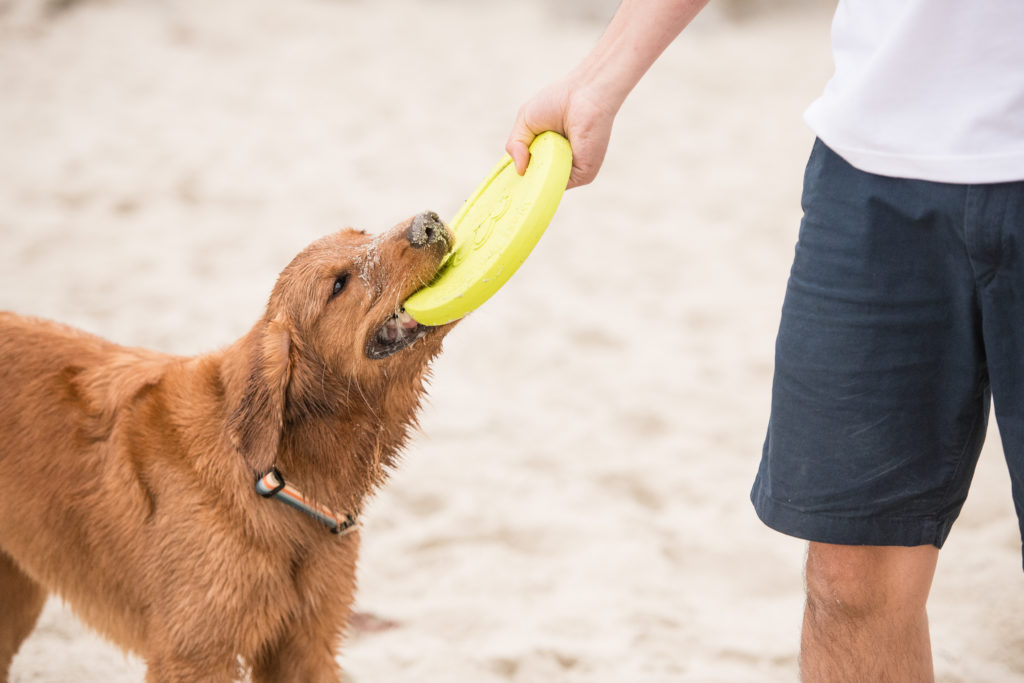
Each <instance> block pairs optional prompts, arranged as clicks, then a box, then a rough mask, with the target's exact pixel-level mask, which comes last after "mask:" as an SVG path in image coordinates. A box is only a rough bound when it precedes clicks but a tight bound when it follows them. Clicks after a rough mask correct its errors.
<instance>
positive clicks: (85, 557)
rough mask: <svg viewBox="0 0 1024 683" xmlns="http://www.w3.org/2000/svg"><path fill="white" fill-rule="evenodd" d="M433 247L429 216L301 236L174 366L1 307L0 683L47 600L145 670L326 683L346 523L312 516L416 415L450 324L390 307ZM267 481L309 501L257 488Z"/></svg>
mask: <svg viewBox="0 0 1024 683" xmlns="http://www.w3.org/2000/svg"><path fill="white" fill-rule="evenodd" d="M450 244H451V236H450V234H449V232H448V230H447V228H446V227H445V226H444V225H443V224H442V223H441V222H440V221H439V220H438V218H437V216H436V215H435V214H431V213H426V214H421V215H419V216H416V217H415V218H413V219H411V220H409V221H407V222H405V223H403V224H400V225H398V226H396V227H395V228H394V229H392V230H391V231H390V232H388V233H385V234H383V235H380V236H379V237H377V238H375V239H374V238H371V237H369V236H367V235H366V234H365V233H361V232H356V231H354V230H346V231H342V232H340V233H337V234H335V235H331V236H329V237H326V238H324V239H321V240H319V241H318V242H315V243H313V244H312V245H310V246H309V247H308V248H306V249H305V250H304V251H303V252H302V253H300V254H299V255H298V256H296V257H295V259H294V260H293V261H292V262H291V263H290V264H289V265H288V267H287V268H285V269H284V271H283V272H282V273H281V276H280V278H279V279H278V281H277V284H276V286H275V287H274V290H273V293H272V294H271V296H270V301H269V303H268V305H267V312H266V315H265V316H264V318H263V319H262V320H260V322H258V323H257V324H256V326H255V327H253V329H252V331H250V332H249V333H248V334H247V335H246V336H245V337H243V338H242V339H240V340H239V341H238V342H236V343H235V344H233V345H232V346H230V347H228V348H227V349H224V350H223V351H219V352H216V353H211V354H209V355H204V356H198V357H195V358H182V357H173V356H168V355H164V354H160V353H156V352H152V351H145V350H140V349H132V348H125V347H122V346H117V345H115V344H112V343H110V342H107V341H104V340H102V339H99V338H97V337H93V336H91V335H88V334H86V333H84V332H80V331H77V330H74V329H71V328H68V327H64V326H61V325H58V324H55V323H50V322H46V321H42V320H34V319H28V318H23V317H19V316H16V315H13V314H10V313H0V473H2V479H3V482H4V485H3V490H2V492H0V680H3V681H6V680H7V671H8V669H9V666H10V663H11V659H12V658H13V657H14V654H15V652H17V650H18V647H19V645H20V644H21V642H22V641H23V640H24V639H25V638H26V637H27V636H28V634H29V633H30V632H31V631H32V628H33V626H34V624H35V621H36V619H37V617H38V615H39V612H40V610H41V609H42V606H43V602H44V600H45V597H46V595H47V594H48V593H55V594H57V595H59V596H61V597H62V598H63V599H64V600H65V601H66V602H67V603H69V604H70V605H71V607H72V608H73V609H74V611H75V612H76V613H77V614H78V616H79V617H80V618H81V619H82V620H83V621H85V622H86V623H87V624H89V625H90V626H92V627H93V628H95V629H96V630H97V631H99V632H101V633H103V634H104V635H106V636H107V637H108V638H110V639H111V640H113V641H114V642H116V643H118V644H119V645H121V646H123V647H125V648H126V649H128V650H131V651H133V652H135V653H137V654H139V655H141V656H142V657H143V658H144V659H145V660H146V663H147V677H146V680H147V681H151V682H153V683H155V682H157V681H189V682H190V683H192V682H195V681H229V680H233V679H235V678H237V677H239V676H241V675H244V670H246V669H248V670H249V671H250V672H251V676H252V680H253V681H274V682H275V683H281V682H284V681H302V682H303V683H312V682H316V681H338V680H339V679H340V676H341V671H340V669H339V667H338V665H337V663H336V661H335V656H336V653H337V652H338V648H339V645H340V642H341V639H342V636H343V632H344V630H345V628H346V624H347V621H348V618H349V615H350V609H351V604H352V600H353V595H354V592H355V567H356V555H357V552H358V548H359V535H358V533H357V532H356V533H343V534H334V533H331V529H330V527H335V530H337V531H353V529H346V527H348V526H349V524H350V521H351V518H354V517H355V515H356V514H357V513H358V511H359V509H360V507H361V505H362V503H363V500H364V498H365V497H366V496H367V495H368V494H369V493H371V492H372V491H373V490H374V488H375V487H377V486H379V485H380V484H381V483H382V482H383V481H384V479H385V475H386V471H387V468H388V467H389V466H392V465H394V464H395V458H396V455H397V453H398V451H399V449H400V448H401V447H402V445H403V444H404V442H405V441H406V438H407V434H408V431H409V429H410V426H411V425H413V424H414V423H415V412H416V409H417V406H418V404H419V400H420V397H421V395H422V393H423V388H424V387H423V382H424V379H425V377H426V375H427V372H428V370H427V366H428V363H429V362H430V360H431V359H432V358H433V357H434V356H435V355H436V354H437V353H438V352H439V351H440V349H441V340H442V338H443V337H444V335H445V333H446V332H447V331H448V330H449V329H450V327H451V326H450V325H448V326H444V327H434V328H428V327H423V326H420V325H417V324H416V323H415V322H413V321H412V320H411V319H410V318H409V317H408V316H407V315H405V314H404V313H403V312H401V303H402V302H403V301H404V300H405V298H406V297H408V296H409V295H410V294H411V293H412V292H413V291H415V290H416V289H418V288H419V287H421V286H422V285H424V284H425V283H426V282H428V281H429V280H430V279H431V277H432V276H433V275H434V274H435V272H436V271H437V269H438V267H439V265H440V263H441V261H442V259H443V257H444V255H445V254H446V253H447V251H448V249H449V246H450ZM268 472H280V473H281V475H282V476H283V477H284V479H285V480H286V481H287V483H288V484H289V485H294V487H295V488H296V489H299V490H301V491H302V492H303V493H304V494H305V496H306V497H307V498H308V500H310V501H315V503H316V505H319V506H320V507H318V508H317V510H319V512H316V513H313V514H302V512H301V511H299V510H296V509H293V508H292V507H289V506H288V505H283V504H281V502H280V501H278V500H274V499H268V498H264V497H261V495H260V494H259V493H258V492H257V491H256V490H255V488H254V484H255V482H256V481H257V478H259V477H263V476H264V475H266V474H267V473H268ZM266 481H270V486H273V485H274V484H275V483H279V482H276V481H275V480H273V476H271V479H269V480H265V482H266ZM288 492H289V491H288V490H286V491H285V492H284V493H288ZM264 493H269V491H266V490H264ZM292 493H293V494H294V495H298V494H296V493H295V492H294V491H293V492H292ZM327 508H329V509H330V510H331V511H333V514H332V513H330V512H329V511H326V509H327ZM314 515H316V516H314Z"/></svg>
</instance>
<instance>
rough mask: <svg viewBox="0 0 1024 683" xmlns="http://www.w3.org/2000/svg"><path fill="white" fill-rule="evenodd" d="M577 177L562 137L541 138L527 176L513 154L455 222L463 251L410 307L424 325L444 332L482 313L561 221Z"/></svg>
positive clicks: (413, 298) (457, 250)
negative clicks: (558, 216) (562, 205)
mask: <svg viewBox="0 0 1024 683" xmlns="http://www.w3.org/2000/svg"><path fill="white" fill-rule="evenodd" d="M571 169H572V149H571V148H570V147H569V142H568V141H567V140H566V139H565V138H563V137H562V136H561V135H559V134H558V133H552V132H550V131H549V132H546V133H541V134H540V135H538V136H537V137H536V138H535V139H534V141H533V143H532V144H531V145H530V164H529V166H528V167H527V168H526V174H525V175H522V176H520V175H519V174H518V173H516V169H515V166H514V165H513V164H512V157H510V156H508V155H507V154H506V155H505V157H504V158H503V159H502V160H501V161H500V162H499V163H498V165H497V166H495V167H494V170H493V171H492V172H491V175H490V176H489V177H488V178H487V180H485V181H484V182H483V184H482V185H480V187H478V188H477V190H476V192H474V193H473V196H472V197H470V198H469V200H468V201H466V203H465V204H463V205H462V208H461V209H459V212H458V213H457V214H455V218H453V219H452V221H451V223H450V224H449V227H450V228H451V230H452V233H453V234H454V235H455V245H454V247H453V249H452V251H451V253H450V254H449V255H448V259H447V260H446V261H445V263H444V264H443V265H442V266H441V269H440V270H439V271H438V273H437V276H435V278H434V280H433V281H432V282H431V283H430V284H429V285H427V286H426V287H424V288H423V289H420V290H419V291H417V292H416V293H414V294H413V295H412V296H410V297H409V298H408V299H407V300H406V302H405V310H406V312H407V313H408V314H409V315H411V316H412V318H413V320H415V321H416V322H418V323H421V324H423V325H443V324H445V323H448V322H451V321H453V320H457V319H459V318H461V317H462V316H464V315H466V314H467V313H469V312H470V311H472V310H473V309H475V308H477V307H478V306H480V305H481V304H482V303H483V302H485V301H487V300H488V299H489V298H491V296H493V295H494V293H495V292H497V291H498V289H499V288H500V287H501V286H502V285H503V284H505V282H507V281H508V279H509V278H510V277H512V273H514V272H516V269H518V268H519V266H521V265H522V264H523V261H525V260H526V257H527V256H529V255H530V251H532V250H533V246H534V245H535V244H537V241H538V240H539V239H540V236H541V235H542V234H544V230H545V228H547V226H548V223H549V222H550V221H551V217H552V216H554V215H555V209H557V208H558V202H559V201H560V200H561V199H562V195H563V194H564V193H565V186H566V184H567V183H568V182H569V171H570V170H571Z"/></svg>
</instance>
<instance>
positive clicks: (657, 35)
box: [573, 0, 709, 110]
mask: <svg viewBox="0 0 1024 683" xmlns="http://www.w3.org/2000/svg"><path fill="white" fill-rule="evenodd" d="M708 1H709V0H623V2H622V4H621V5H620V6H619V9H618V10H617V11H616V13H615V16H614V17H612V20H611V22H610V23H609V24H608V27H607V28H606V29H605V31H604V33H603V34H602V35H601V38H600V40H599V41H598V42H597V45H595V46H594V49H593V50H591V51H590V54H588V55H587V57H586V58H585V59H584V60H583V61H582V62H581V63H580V64H579V66H577V67H576V69H574V71H573V76H574V80H576V82H577V83H578V85H579V86H580V87H584V88H586V89H587V90H589V91H591V92H593V93H594V94H595V95H596V96H597V97H599V98H600V99H601V100H602V101H603V102H605V103H606V104H607V105H610V106H612V107H613V108H614V110H618V108H619V107H620V106H621V105H622V102H623V101H624V100H625V99H626V96H627V95H628V94H629V93H630V91H631V90H632V89H633V87H634V86H635V85H636V84H637V83H638V82H639V81H640V78H641V77H643V75H644V74H645V73H646V72H647V70H648V69H649V68H650V67H651V65H652V64H654V62H655V60H656V59H657V58H658V57H659V56H660V55H661V53H662V52H664V50H665V48H666V47H668V45H669V44H670V43H671V42H672V41H673V40H674V39H675V38H676V36H678V35H679V33H680V32H681V31H682V30H683V29H684V28H686V26H687V25H688V24H689V23H690V22H691V21H692V20H693V18H694V17H696V16H697V14H698V13H699V12H700V11H701V10H702V9H704V6H705V5H707V4H708Z"/></svg>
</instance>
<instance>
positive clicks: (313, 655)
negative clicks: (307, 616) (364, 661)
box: [252, 626, 349, 683]
mask: <svg viewBox="0 0 1024 683" xmlns="http://www.w3.org/2000/svg"><path fill="white" fill-rule="evenodd" d="M294 628H295V630H294V632H293V633H292V634H291V635H289V636H286V637H285V638H284V640H283V641H282V642H281V643H279V644H278V645H277V647H275V648H273V649H272V650H271V651H270V652H268V653H266V654H265V655H264V656H263V657H261V658H260V659H259V660H258V661H256V662H254V663H253V668H252V683H341V682H342V681H346V680H349V679H347V678H345V677H343V674H342V671H341V667H340V666H338V662H337V661H336V660H335V658H334V655H335V652H336V651H337V647H338V645H339V643H338V638H321V637H318V635H317V634H316V633H315V632H314V633H309V632H304V631H303V629H302V627H301V626H297V627H294Z"/></svg>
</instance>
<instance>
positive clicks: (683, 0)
mask: <svg viewBox="0 0 1024 683" xmlns="http://www.w3.org/2000/svg"><path fill="white" fill-rule="evenodd" d="M707 2H708V0H623V2H622V4H621V5H620V6H619V9H618V11H617V12H616V13H615V16H614V17H613V18H612V21H611V23H610V24H608V28H607V29H605V32H604V34H603V35H602V36H601V39H600V40H599V41H598V43H597V45H596V46H595V47H594V49H593V50H591V52H590V54H588V55H587V57H586V58H585V59H584V60H583V61H582V62H581V63H580V65H579V66H577V67H576V68H575V69H573V71H572V72H571V73H570V74H569V75H568V76H567V77H566V78H564V79H563V80H561V81H556V82H555V83H552V84H551V85H549V86H547V87H546V88H544V89H543V90H541V91H540V92H539V93H537V94H536V95H534V96H533V98H531V99H530V100H527V102H526V104H524V105H523V106H522V107H521V108H520V109H519V113H518V114H517V115H516V120H515V123H514V124H513V125H512V132H511V133H510V134H509V136H508V141H507V142H506V143H505V150H506V151H507V152H508V153H509V155H511V157H512V160H513V161H514V162H515V167H516V172H517V173H519V174H520V175H522V174H523V173H525V172H526V165H527V164H528V163H529V161H530V150H529V146H530V143H531V142H533V138H534V137H536V136H537V135H539V134H540V133H543V132H544V131H546V130H552V131H555V132H556V133H560V134H561V135H564V136H565V137H566V138H567V139H568V140H569V145H570V146H571V147H572V171H571V172H570V174H569V187H578V186H580V185H586V184H587V183H589V182H591V181H592V180H593V179H594V178H595V177H596V176H597V172H598V170H600V168H601V164H602V162H604V155H605V152H606V151H607V150H608V140H609V138H610V137H611V134H612V123H614V121H615V115H616V114H617V113H618V111H619V107H621V106H622V103H623V101H624V100H625V99H626V96H627V95H628V94H629V92H630V91H631V90H632V89H633V87H634V86H635V85H636V84H637V82H638V81H639V80H640V78H641V77H642V76H643V75H644V73H646V71H647V69H648V68H650V66H651V64H653V63H654V60H656V59H657V58H658V56H659V55H660V54H661V53H662V51H663V50H664V49H665V48H666V47H667V46H668V44H669V43H671V42H672V40H673V39H674V38H675V37H676V36H677V35H678V34H679V32H680V31H682V30H683V28H684V27H685V26H686V25H687V24H688V23H690V20H692V19H693V17H694V16H696V15H697V13H698V12H699V11H700V10H701V9H702V8H703V7H704V5H706V4H707Z"/></svg>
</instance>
